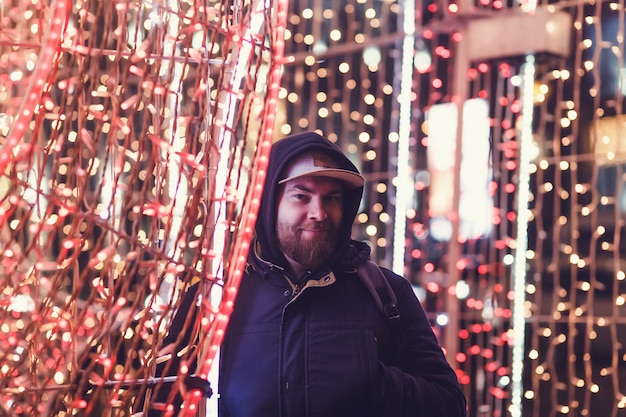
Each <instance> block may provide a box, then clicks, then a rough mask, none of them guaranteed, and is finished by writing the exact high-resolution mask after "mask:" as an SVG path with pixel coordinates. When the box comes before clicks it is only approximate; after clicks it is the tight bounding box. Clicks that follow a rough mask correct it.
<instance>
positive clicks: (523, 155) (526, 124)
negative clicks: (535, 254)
mask: <svg viewBox="0 0 626 417" xmlns="http://www.w3.org/2000/svg"><path fill="white" fill-rule="evenodd" d="M522 78H523V84H522V127H521V132H520V163H519V186H518V192H517V247H516V249H515V260H514V264H513V265H514V269H513V293H514V299H513V353H512V369H511V379H512V386H511V405H510V410H509V411H510V413H511V417H521V415H522V397H523V394H524V393H523V384H522V375H523V368H524V343H525V341H524V336H525V331H526V314H525V313H526V311H525V301H526V250H527V248H528V221H529V215H528V201H529V198H530V169H529V168H530V163H531V159H532V154H533V150H532V149H533V143H532V141H533V128H532V123H533V93H534V84H535V57H534V55H527V56H526V62H525V64H524V67H523V77H522Z"/></svg>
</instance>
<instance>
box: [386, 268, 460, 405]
mask: <svg viewBox="0 0 626 417" xmlns="http://www.w3.org/2000/svg"><path fill="white" fill-rule="evenodd" d="M386 276H387V278H388V279H389V281H390V284H391V286H392V288H393V289H394V292H395V293H396V296H397V297H398V308H399V311H400V320H401V321H400V329H398V331H399V332H403V333H404V337H405V349H404V353H403V356H402V359H401V365H400V366H399V367H396V366H389V365H385V364H383V363H382V362H381V363H380V369H379V375H380V378H381V384H380V385H381V393H380V398H381V403H382V404H381V405H382V409H383V415H385V416H394V417H464V416H465V415H466V399H465V395H464V394H463V391H462V390H461V386H460V384H459V382H458V379H457V376H456V374H455V372H454V370H453V369H452V368H451V367H450V365H449V364H448V362H447V360H446V358H445V356H444V354H443V351H442V349H441V347H440V345H439V343H438V341H437V338H436V336H435V334H434V333H433V331H432V328H431V325H430V322H429V320H428V318H427V316H426V313H425V312H424V309H423V308H422V306H421V304H420V302H419V300H418V299H417V297H416V296H415V293H414V292H413V289H412V288H411V284H410V283H409V282H408V281H407V280H406V279H404V278H402V277H400V276H398V275H395V274H392V273H390V272H389V271H386Z"/></svg>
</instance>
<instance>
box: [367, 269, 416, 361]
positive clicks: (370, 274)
mask: <svg viewBox="0 0 626 417" xmlns="http://www.w3.org/2000/svg"><path fill="white" fill-rule="evenodd" d="M357 273H358V275H359V277H360V279H361V282H363V284H364V285H365V287H366V288H367V289H368V291H369V292H370V293H371V294H372V297H373V298H374V300H375V301H376V304H377V305H378V308H379V309H380V311H381V312H382V313H383V314H384V315H385V317H387V322H388V323H389V328H390V329H391V336H392V338H393V345H394V348H395V352H394V360H395V364H396V365H398V366H399V365H400V364H401V363H403V358H404V354H405V347H406V344H407V337H406V334H405V333H404V331H402V328H401V327H400V311H399V310H398V298H397V297H396V293H395V292H393V289H392V288H391V285H389V281H387V277H385V275H384V274H383V271H382V270H381V269H380V267H379V266H378V265H377V264H376V263H374V262H373V261H370V260H368V261H367V262H365V263H364V264H362V265H361V266H359V267H358V268H357Z"/></svg>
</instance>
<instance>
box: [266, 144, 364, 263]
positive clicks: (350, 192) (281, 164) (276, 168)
mask: <svg viewBox="0 0 626 417" xmlns="http://www.w3.org/2000/svg"><path fill="white" fill-rule="evenodd" d="M306 153H319V154H323V155H325V156H327V157H329V158H331V159H332V161H333V162H334V163H335V164H336V165H337V167H338V168H340V169H343V170H348V171H351V172H354V173H356V174H359V171H358V169H357V168H356V167H355V166H354V164H353V163H352V162H351V161H350V160H349V159H348V158H347V157H346V156H345V155H344V153H343V152H342V151H341V149H340V148H339V147H338V146H337V145H335V144H334V143H333V142H331V141H329V140H328V139H326V138H324V137H323V136H320V135H318V134H317V133H315V132H303V133H297V134H295V135H292V136H288V137H286V138H284V139H281V140H279V141H277V142H276V143H274V144H273V145H272V150H271V153H270V159H269V164H268V167H267V177H266V181H265V187H264V189H263V197H262V200H261V206H260V208H259V215H258V220H257V223H256V229H255V230H256V239H257V240H258V243H259V246H258V247H260V248H261V249H262V253H261V257H262V258H263V260H264V261H266V262H270V263H272V264H276V265H279V266H281V267H286V266H287V265H288V263H287V260H286V259H285V256H284V255H283V253H282V252H281V250H280V248H279V246H278V237H277V236H276V213H277V207H278V204H277V203H278V201H277V200H278V190H279V188H280V186H281V185H280V184H279V181H281V179H282V178H281V175H283V174H284V171H285V170H286V168H287V167H288V166H289V164H290V163H291V162H292V161H293V160H294V159H295V158H297V157H298V156H300V155H303V154H306ZM362 196H363V186H362V185H361V186H359V187H344V196H343V219H342V222H341V226H340V229H339V239H338V241H337V243H336V245H337V246H336V248H335V249H336V250H335V253H336V255H335V258H334V259H333V260H332V261H331V263H332V264H334V263H336V262H337V261H338V260H339V259H341V258H342V257H343V255H344V252H345V251H347V250H349V248H350V246H353V245H350V243H351V237H350V235H351V231H352V224H353V223H354V219H355V218H356V215H357V212H358V209H359V205H360V204H361V198H362ZM367 252H368V254H369V250H368V251H367ZM345 255H348V254H347V253H346V254H345Z"/></svg>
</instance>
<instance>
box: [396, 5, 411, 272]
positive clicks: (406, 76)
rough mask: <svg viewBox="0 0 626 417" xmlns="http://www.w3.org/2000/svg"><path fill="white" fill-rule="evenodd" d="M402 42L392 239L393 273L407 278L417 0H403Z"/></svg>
mask: <svg viewBox="0 0 626 417" xmlns="http://www.w3.org/2000/svg"><path fill="white" fill-rule="evenodd" d="M403 9H404V17H403V30H404V39H403V41H402V71H401V81H400V95H399V96H398V102H399V104H400V121H399V127H398V155H397V169H398V173H397V174H398V175H397V177H396V181H397V182H396V184H395V186H396V212H395V221H394V238H393V265H392V269H393V271H394V272H396V273H397V274H400V275H404V273H405V271H404V256H405V253H404V249H405V246H406V210H407V207H409V200H410V198H411V196H412V195H413V182H412V180H411V178H410V166H409V137H410V135H411V91H412V84H413V55H414V53H415V48H414V45H415V1H414V0H405V1H404V8H403Z"/></svg>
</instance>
